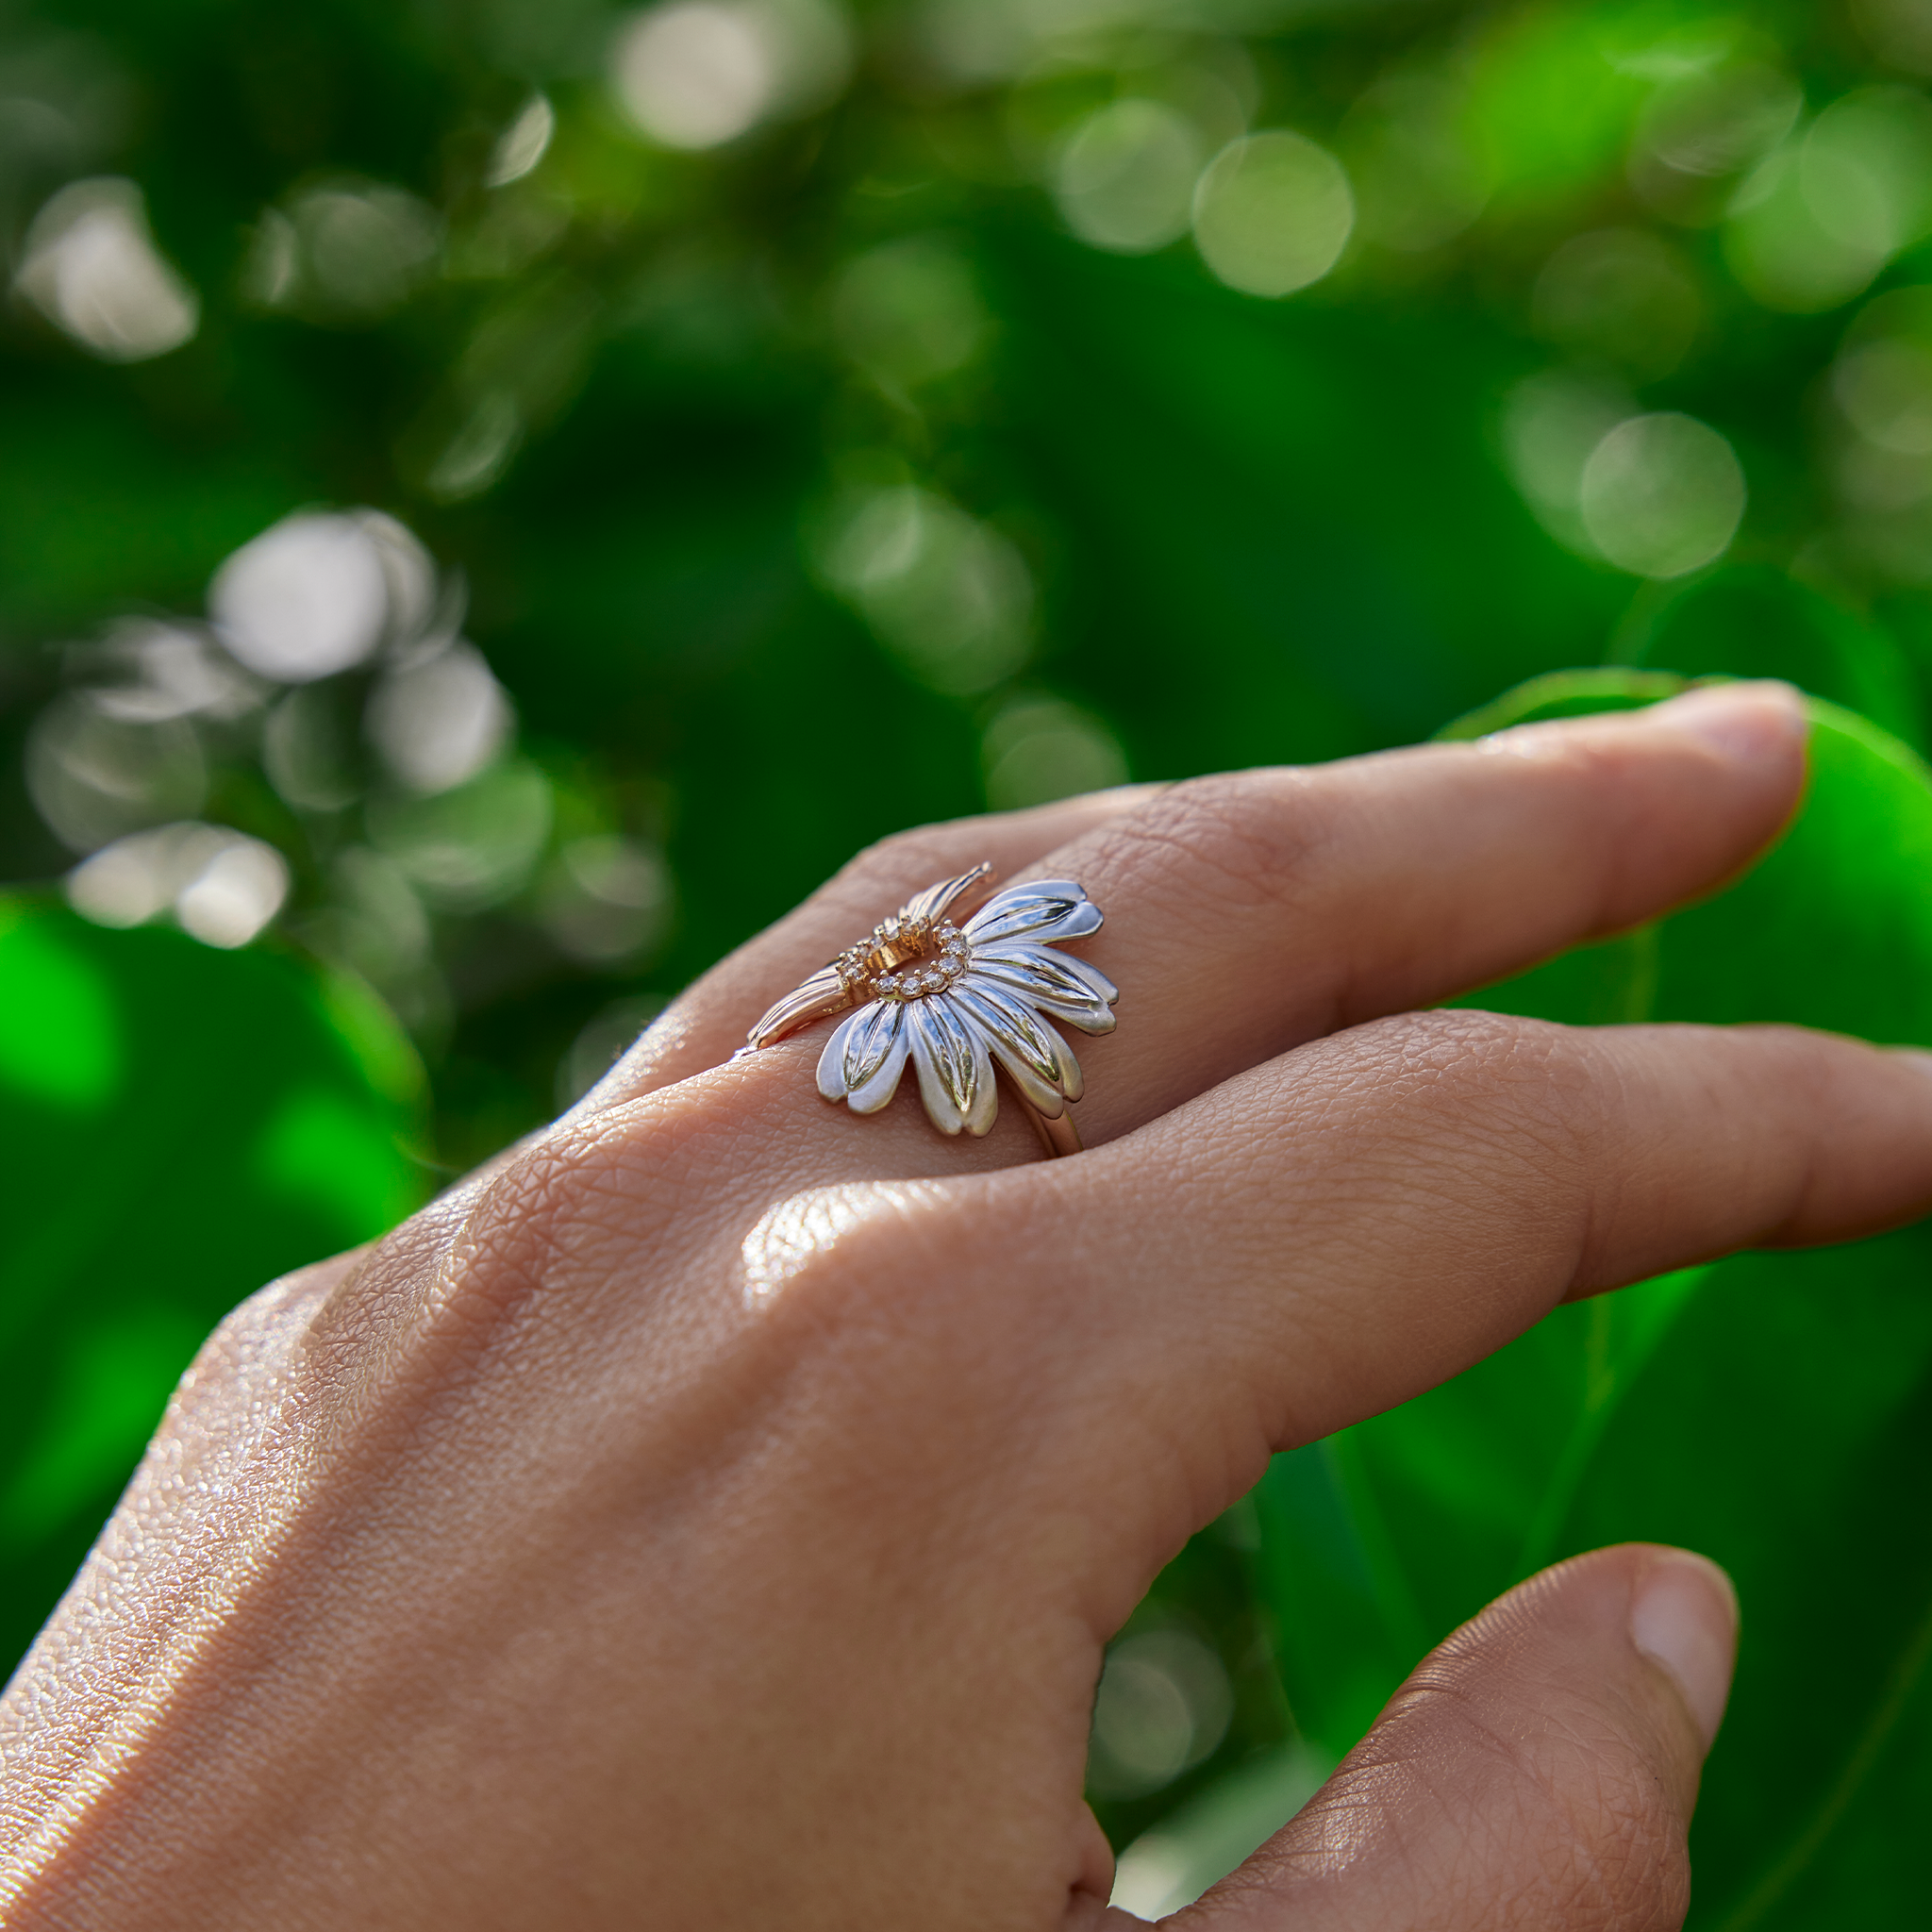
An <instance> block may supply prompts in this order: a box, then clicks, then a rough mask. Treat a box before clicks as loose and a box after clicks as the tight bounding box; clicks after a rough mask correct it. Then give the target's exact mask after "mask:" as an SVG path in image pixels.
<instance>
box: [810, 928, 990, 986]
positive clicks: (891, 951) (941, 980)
mask: <svg viewBox="0 0 1932 1932" xmlns="http://www.w3.org/2000/svg"><path fill="white" fill-rule="evenodd" d="M971 963H972V956H971V953H970V951H969V949H968V947H967V944H966V935H965V934H964V933H962V932H961V931H960V930H959V928H958V926H957V925H955V924H953V923H952V921H951V920H949V919H942V920H941V921H939V923H938V924H933V923H932V922H931V921H929V920H924V919H908V920H901V919H896V918H894V919H887V920H882V921H881V922H880V923H879V924H877V925H875V926H874V927H873V929H872V936H871V937H870V938H869V939H866V940H862V941H860V942H859V943H858V945H856V946H848V947H847V948H846V949H845V950H844V952H842V953H841V954H840V955H839V958H837V960H836V961H835V962H834V964H835V965H836V967H837V969H838V974H839V983H840V985H841V986H842V987H843V988H844V989H845V991H846V993H847V995H848V996H849V997H851V998H854V999H874V1000H921V999H924V998H925V997H926V996H927V995H928V994H929V993H936V992H943V991H945V990H946V988H947V987H949V986H951V985H952V984H953V982H954V981H955V980H956V979H958V977H959V975H960V974H962V973H964V972H965V971H966V968H967V967H968V965H970V964H971Z"/></svg>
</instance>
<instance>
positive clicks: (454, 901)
mask: <svg viewBox="0 0 1932 1932" xmlns="http://www.w3.org/2000/svg"><path fill="white" fill-rule="evenodd" d="M368 816H369V830H370V836H371V838H372V839H373V840H374V841H375V845H376V847H377V849H378V850H379V851H380V852H382V853H383V854H384V855H385V856H386V857H387V858H389V859H390V860H391V862H392V863H393V864H394V865H395V866H396V867H397V869H398V870H399V871H400V872H401V873H402V874H403V875H404V877H405V878H407V879H408V881H409V883H410V884H411V885H412V886H414V887H415V888H416V890H417V891H419V892H420V893H421V894H422V896H423V897H424V899H425V901H427V902H428V904H430V905H431V906H434V907H439V908H443V909H445V910H447V911H452V912H476V911H480V910H482V909H483V908H485V907H488V906H495V905H499V904H501V902H502V901H504V900H505V899H508V898H509V897H510V896H511V895H512V894H513V893H515V892H517V891H521V890H522V889H523V887H524V886H525V883H526V882H527V881H528V879H529V877H530V874H532V873H533V872H534V871H535V870H536V866H537V861H538V859H539V858H541V857H542V853H543V847H544V844H545V842H546V841H547V840H548V839H549V836H550V819H551V794H550V781H549V780H548V779H547V778H546V777H545V776H544V775H543V774H542V773H541V771H539V770H538V769H537V767H536V766H534V765H531V764H527V763H522V762H511V763H507V764H499V765H493V766H491V768H490V769H489V770H488V771H485V772H483V773H481V774H479V775H478V776H476V777H475V778H472V779H471V780H470V781H469V783H468V784H466V785H458V786H456V787H455V788H453V789H452V790H450V791H439V792H437V793H435V794H434V795H433V796H431V797H427V798H420V797H419V798H411V797H395V798H376V799H374V800H372V801H371V803H370V806H369V813H368Z"/></svg>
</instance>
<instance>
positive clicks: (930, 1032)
mask: <svg viewBox="0 0 1932 1932" xmlns="http://www.w3.org/2000/svg"><path fill="white" fill-rule="evenodd" d="M906 1018H907V1025H908V1028H909V1030H910V1033H911V1037H912V1064H913V1066H914V1067H915V1068H916V1069H917V1070H918V1073H919V1097H920V1098H921V1099H922V1100H923V1101H924V1103H925V1111H926V1114H927V1116H928V1117H929V1118H930V1119H931V1121H932V1124H933V1125H934V1126H936V1127H937V1128H938V1129H939V1130H940V1132H941V1133H942V1134H957V1133H958V1131H959V1129H960V1128H961V1127H966V1128H968V1129H970V1130H971V1131H972V1132H973V1133H974V1134H983V1133H985V1132H986V1130H987V1128H989V1127H991V1125H992V1123H993V1115H994V1114H995V1112H996V1111H997V1110H998V1107H999V1096H998V1094H997V1093H996V1092H995V1091H994V1088H993V1074H992V1058H991V1054H990V1053H989V1051H988V1049H987V1044H986V1040H985V1036H984V1035H983V1034H982V1033H981V1032H980V1030H979V1028H978V1027H976V1026H974V1025H972V1024H969V1023H968V1022H967V1021H966V1020H965V1019H964V1018H963V1017H962V1016H961V1015H960V1014H959V1013H958V1011H956V1010H955V1008H954V1007H953V1005H952V1003H951V1001H950V1000H948V999H947V998H945V997H944V996H943V995H940V996H937V997H935V998H932V999H924V1000H920V1001H918V1002H917V1003H916V1004H914V1005H913V1006H912V1007H911V1008H909V1009H908V1013H907V1016H906Z"/></svg>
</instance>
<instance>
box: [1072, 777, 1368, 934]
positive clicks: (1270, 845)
mask: <svg viewBox="0 0 1932 1932" xmlns="http://www.w3.org/2000/svg"><path fill="white" fill-rule="evenodd" d="M1336 814H1337V806H1336V802H1335V800H1334V799H1333V797H1332V796H1331V795H1330V792H1329V790H1328V788H1325V787H1324V786H1323V785H1322V783H1321V782H1320V780H1319V778H1318V777H1316V776H1315V775H1314V774H1309V773H1306V772H1299V771H1277V772H1268V773H1232V774H1223V775H1218V776H1214V777H1208V778H1195V779H1190V780H1188V781H1186V782H1185V783H1182V784H1178V785H1174V786H1172V787H1170V788H1169V789H1168V790H1167V791H1164V792H1162V793H1161V794H1160V796H1159V797H1158V799H1156V800H1155V801H1154V802H1153V803H1151V804H1150V805H1148V806H1147V807H1145V808H1143V809H1141V811H1138V812H1135V813H1133V814H1132V815H1131V816H1129V817H1126V818H1124V819H1123V820H1121V821H1120V822H1118V823H1117V824H1114V825H1112V826H1110V827H1108V829H1107V830H1106V831H1105V832H1104V833H1102V834H1101V835H1100V854H1101V862H1102V864H1103V865H1104V866H1106V867H1107V868H1108V870H1116V869H1118V870H1119V871H1121V872H1123V873H1125V874H1129V875H1131V876H1132V877H1133V878H1134V879H1135V880H1136V882H1137V883H1141V882H1142V881H1144V882H1145V883H1146V884H1147V885H1149V886H1151V887H1153V888H1155V889H1157V890H1158V891H1160V893H1161V894H1162V896H1163V898H1164V899H1165V898H1169V897H1172V898H1173V899H1174V900H1175V902H1176V903H1180V904H1186V903H1188V902H1189V901H1190V900H1202V901H1206V902H1208V904H1210V905H1218V906H1225V905H1227V904H1230V903H1231V904H1234V905H1238V906H1240V907H1241V908H1243V909H1252V908H1253V907H1254V906H1255V905H1256V904H1257V901H1261V900H1272V901H1277V902H1278V901H1281V900H1283V899H1288V900H1292V899H1294V898H1296V897H1299V896H1302V895H1304V894H1305V893H1306V892H1307V891H1308V890H1309V888H1310V886H1311V884H1312V883H1313V881H1314V880H1315V879H1316V878H1317V877H1318V876H1319V875H1320V874H1321V873H1322V872H1323V871H1324V866H1323V854H1324V851H1326V850H1327V849H1328V847H1329V846H1330V845H1331V844H1332V841H1333V839H1334V834H1335V824H1336Z"/></svg>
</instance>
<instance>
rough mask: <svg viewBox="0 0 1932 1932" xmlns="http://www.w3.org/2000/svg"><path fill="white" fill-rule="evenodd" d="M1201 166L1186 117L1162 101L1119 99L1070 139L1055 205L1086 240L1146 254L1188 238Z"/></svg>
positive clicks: (1057, 171) (1059, 166) (1060, 164)
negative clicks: (1195, 189)
mask: <svg viewBox="0 0 1932 1932" xmlns="http://www.w3.org/2000/svg"><path fill="white" fill-rule="evenodd" d="M1201 161H1202V153H1201V139H1200V136H1199V135H1198V134H1197V133H1196V132H1195V131H1194V126H1193V124H1192V123H1191V122H1190V121H1189V120H1188V119H1187V118H1186V117H1185V116H1184V115H1182V114H1180V113H1177V112H1176V111H1175V110H1174V108H1170V107H1168V106H1167V105H1166V104H1165V103H1164V102H1161V101H1146V100H1131V99H1130V100H1124V101H1114V102H1112V103H1110V104H1109V105H1108V106H1107V107H1105V108H1100V109H1098V110H1097V111H1096V112H1094V113H1092V114H1090V115H1089V116H1088V117H1087V118H1086V119H1085V120H1084V121H1082V122H1081V123H1080V124H1079V125H1078V126H1076V127H1075V128H1074V131H1073V133H1072V134H1071V135H1070V136H1069V137H1068V138H1067V141H1066V142H1065V144H1064V145H1063V146H1062V147H1061V149H1060V151H1059V156H1058V161H1057V163H1056V165H1055V168H1054V179H1053V195H1054V201H1055V203H1056V204H1057V205H1058V208H1059V211H1060V215H1061V218H1062V219H1063V220H1064V221H1065V223H1066V225H1067V226H1068V227H1070V228H1071V229H1073V231H1074V234H1076V235H1077V236H1079V238H1080V239H1081V240H1082V241H1083V242H1091V244H1092V245H1093V246H1094V247H1095V248H1108V249H1111V250H1113V251H1114V252H1115V253H1116V254H1121V255H1144V254H1146V253H1148V252H1149V251H1150V250H1152V249H1156V248H1164V247H1166V246H1167V244H1168V243H1169V242H1174V241H1177V240H1178V239H1179V238H1180V237H1181V236H1183V235H1185V234H1186V233H1187V232H1188V220H1189V215H1190V212H1191V208H1192V204H1193V197H1194V183H1195V181H1196V179H1197V178H1198V177H1199V175H1200V173H1201Z"/></svg>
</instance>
